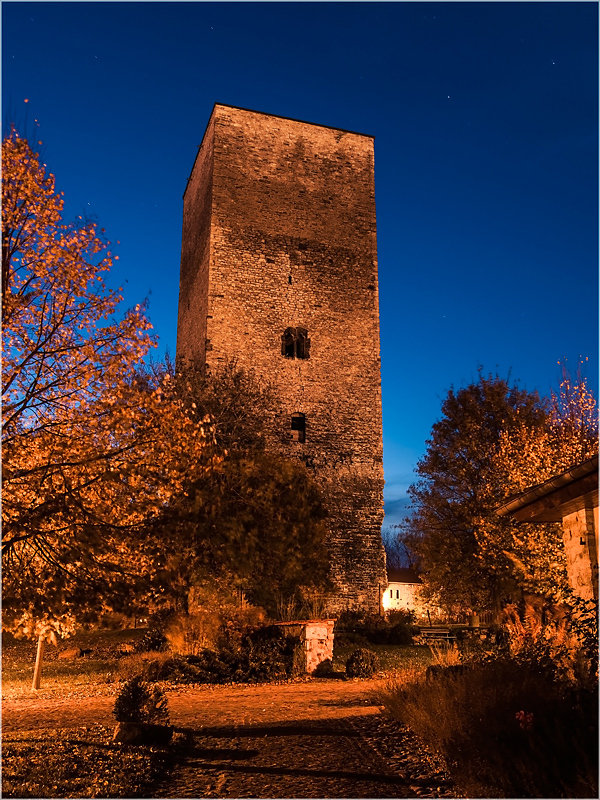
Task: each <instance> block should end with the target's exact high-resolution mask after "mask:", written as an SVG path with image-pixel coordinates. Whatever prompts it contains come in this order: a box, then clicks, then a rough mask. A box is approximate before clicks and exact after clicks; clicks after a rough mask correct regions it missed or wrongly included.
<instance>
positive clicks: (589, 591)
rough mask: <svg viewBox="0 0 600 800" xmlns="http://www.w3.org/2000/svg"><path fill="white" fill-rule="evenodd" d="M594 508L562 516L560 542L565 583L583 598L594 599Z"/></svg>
mask: <svg viewBox="0 0 600 800" xmlns="http://www.w3.org/2000/svg"><path fill="white" fill-rule="evenodd" d="M597 517H598V508H597V507H596V508H595V509H591V508H582V509H581V510H580V511H575V512H573V513H572V514H568V515H567V516H566V517H563V521H562V528H563V541H564V545H565V555H566V560H567V574H568V576H569V583H570V585H571V588H572V589H573V591H574V592H575V594H577V595H579V597H582V598H583V599H584V600H591V599H592V598H595V599H598V527H597Z"/></svg>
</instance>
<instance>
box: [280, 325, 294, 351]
mask: <svg viewBox="0 0 600 800" xmlns="http://www.w3.org/2000/svg"><path fill="white" fill-rule="evenodd" d="M295 353H296V331H295V329H294V328H288V329H287V330H286V332H285V333H284V334H283V336H282V337H281V355H282V356H285V357H286V358H294V355H295Z"/></svg>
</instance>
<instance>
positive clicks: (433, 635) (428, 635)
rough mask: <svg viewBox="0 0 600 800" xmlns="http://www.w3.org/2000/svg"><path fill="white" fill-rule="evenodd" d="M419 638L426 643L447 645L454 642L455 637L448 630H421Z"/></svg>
mask: <svg viewBox="0 0 600 800" xmlns="http://www.w3.org/2000/svg"><path fill="white" fill-rule="evenodd" d="M419 635H420V637H421V638H422V639H423V640H424V641H425V642H426V643H427V644H429V642H446V643H448V644H450V643H452V642H455V641H456V635H455V634H454V633H453V631H451V630H450V628H421V631H420V634H419Z"/></svg>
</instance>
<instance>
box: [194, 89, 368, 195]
mask: <svg viewBox="0 0 600 800" xmlns="http://www.w3.org/2000/svg"><path fill="white" fill-rule="evenodd" d="M217 108H232V109H234V110H235V111H246V112H247V113H248V114H259V115H260V116H262V117H273V118H274V119H284V120H287V121H288V122H298V123H300V124H301V125H312V126H313V127H314V128H325V129H327V130H330V131H338V132H339V133H350V134H352V136H363V137H364V138H365V139H373V140H375V136H374V135H372V134H370V133H359V132H358V131H350V130H348V129H346V128H336V127H334V126H333V125H321V123H319V122H308V121H307V120H304V119H297V118H295V117H284V116H283V115H282V114H269V113H268V112H267V111H256V110H255V109H252V108H243V107H242V106H233V105H231V104H230V103H215V104H214V105H213V107H212V111H211V112H210V116H209V118H208V122H207V123H206V128H205V129H204V133H203V135H202V141H201V142H200V144H199V145H198V150H197V152H196V157H195V159H194V164H193V165H192V169H191V172H190V175H189V177H188V179H187V183H186V185H185V189H184V192H183V197H185V193H186V192H187V188H188V186H189V183H190V178H191V177H192V173H193V172H194V166H195V165H196V160H197V158H198V154H199V153H200V150H201V149H202V145H203V144H204V139H205V138H206V134H207V132H208V129H209V127H210V123H211V122H212V120H213V118H214V116H215V112H216V110H217Z"/></svg>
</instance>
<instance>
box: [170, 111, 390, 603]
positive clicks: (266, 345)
mask: <svg viewBox="0 0 600 800" xmlns="http://www.w3.org/2000/svg"><path fill="white" fill-rule="evenodd" d="M177 357H178V358H185V359H188V360H193V361H197V362H200V363H206V364H207V365H209V366H210V365H213V366H216V365H217V364H219V363H224V362H226V361H228V360H230V359H231V358H234V357H235V358H236V359H237V362H238V364H239V365H240V366H243V367H245V368H247V369H253V370H254V372H255V374H257V375H259V376H260V375H263V376H265V377H266V378H268V379H269V381H271V382H272V383H273V384H274V385H275V387H276V389H277V393H278V396H279V398H280V401H281V407H280V408H278V410H277V413H276V415H275V419H276V420H277V422H276V425H277V426H278V427H279V430H278V439H279V440H280V441H281V444H280V446H279V447H278V449H279V450H281V451H282V452H283V453H284V454H287V455H288V456H292V457H297V458H301V459H302V460H303V461H304V462H305V463H306V465H307V466H308V467H309V468H310V469H312V470H313V472H314V475H315V477H316V479H317V481H318V482H319V484H320V485H321V488H322V489H323V491H324V495H325V498H326V503H327V506H328V509H329V519H328V524H329V530H330V552H331V555H332V565H333V577H334V580H335V582H336V585H337V589H336V592H335V594H334V595H333V596H331V597H330V599H329V603H328V610H329V611H330V612H333V611H339V610H343V609H345V608H368V609H370V610H371V611H377V610H378V609H379V603H380V593H381V592H382V591H383V590H384V589H385V587H386V585H387V580H386V574H385V556H384V551H383V546H382V543H381V533H380V530H381V523H382V521H383V461H382V428H381V377H380V356H379V303H378V287H377V246H376V224H375V186H374V160H373V138H372V137H370V136H364V135H362V134H357V133H350V132H349V131H343V130H337V129H335V128H329V127H326V126H323V125H313V124H311V123H306V122H299V121H297V120H293V119H286V118H283V117H277V116H273V115H270V114H263V113H259V112H256V111H248V110H245V109H240V108H235V107H232V106H226V105H222V104H216V105H215V106H214V108H213V111H212V114H211V117H210V120H209V123H208V126H207V128H206V132H205V134H204V138H203V140H202V144H201V146H200V148H199V151H198V155H197V157H196V161H195V163H194V166H193V169H192V173H191V175H190V178H189V180H188V184H187V187H186V190H185V194H184V211H183V243H182V257H181V279H180V288H179V318H178V333H177Z"/></svg>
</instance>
